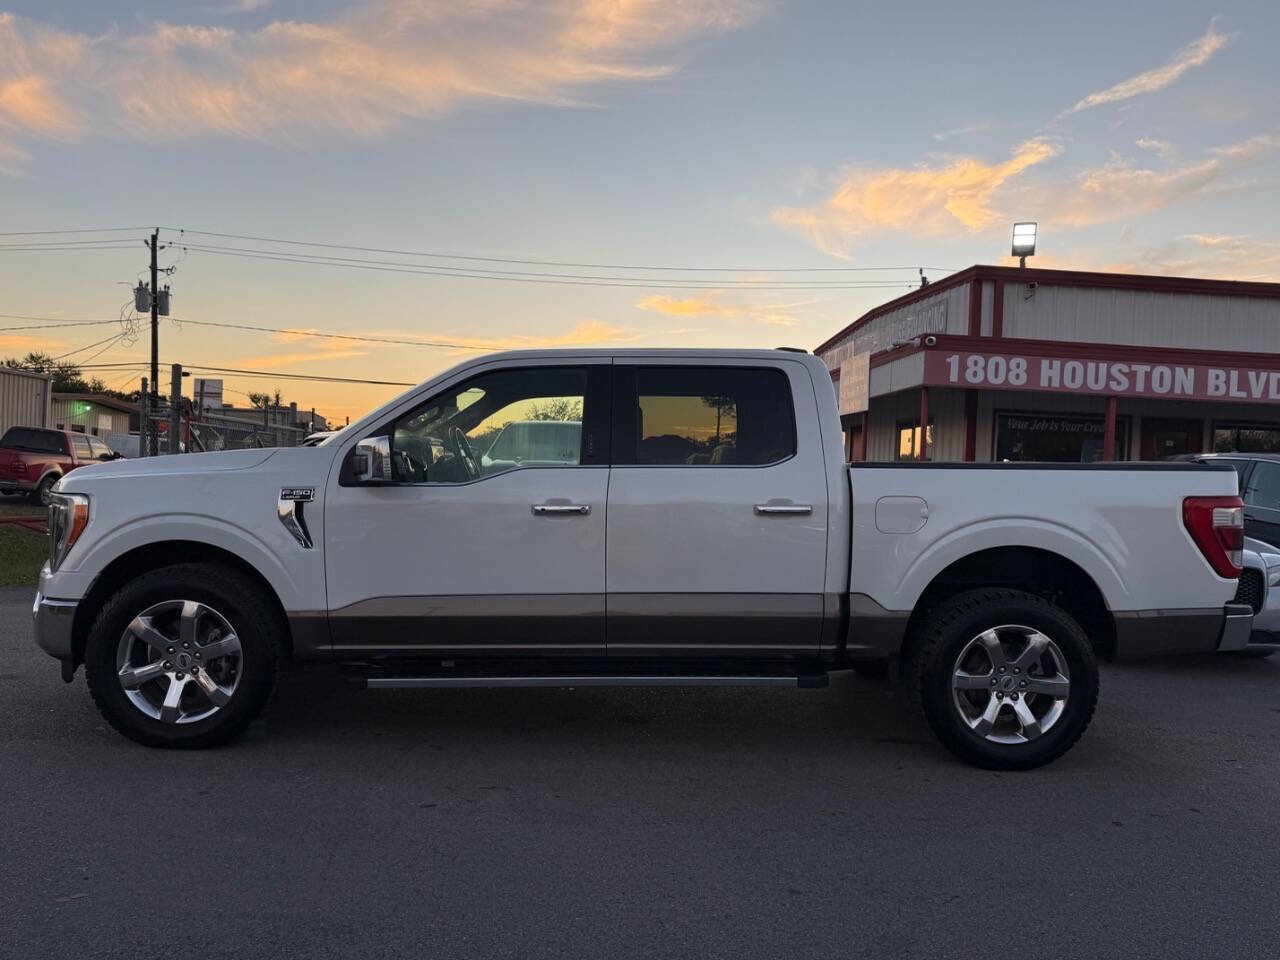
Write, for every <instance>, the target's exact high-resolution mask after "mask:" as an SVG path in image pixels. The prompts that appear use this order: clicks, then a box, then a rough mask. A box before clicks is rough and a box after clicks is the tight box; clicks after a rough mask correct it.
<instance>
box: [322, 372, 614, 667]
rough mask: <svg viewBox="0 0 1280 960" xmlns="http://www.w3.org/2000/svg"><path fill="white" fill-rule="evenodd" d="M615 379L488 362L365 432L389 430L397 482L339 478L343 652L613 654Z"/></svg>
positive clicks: (335, 627)
mask: <svg viewBox="0 0 1280 960" xmlns="http://www.w3.org/2000/svg"><path fill="white" fill-rule="evenodd" d="M609 372H610V361H609V359H608V358H601V359H598V360H588V361H584V362H574V363H571V364H565V363H564V362H563V361H561V362H555V361H551V360H549V361H547V362H522V363H521V364H520V365H519V366H506V365H502V364H490V365H486V366H484V367H481V368H480V369H479V372H469V373H466V374H461V375H459V377H458V378H457V379H456V380H455V381H454V382H452V383H448V384H446V385H445V386H443V387H442V388H441V389H440V390H439V391H437V392H435V393H434V394H433V395H432V396H430V397H428V398H426V399H425V400H422V401H420V402H412V401H409V402H407V403H406V406H405V407H404V408H403V410H402V411H401V412H398V413H397V414H396V415H395V416H394V417H392V418H391V419H389V420H388V421H387V422H386V423H385V424H383V425H381V426H380V427H379V428H378V429H377V430H375V431H374V432H373V433H370V432H369V431H365V434H367V435H370V436H372V435H375V434H377V435H384V436H388V437H390V445H391V459H392V464H393V480H392V482H390V483H385V484H379V485H360V484H358V483H356V482H354V481H353V479H352V477H351V475H350V470H349V469H348V467H347V466H345V465H344V467H343V470H342V472H341V473H337V474H336V475H335V476H334V477H333V478H332V479H331V481H330V485H329V490H328V493H327V497H326V502H325V524H324V529H325V576H326V582H327V585H328V603H329V614H330V633H331V636H332V640H333V651H334V652H335V653H337V654H340V655H348V656H366V655H381V656H397V655H399V656H424V655H425V656H432V655H436V654H439V655H442V656H452V655H461V656H466V655H485V656H515V655H526V654H548V653H551V654H593V653H594V654H599V653H602V652H603V651H604V562H605V555H604V536H605V506H606V503H605V496H606V493H607V490H608V483H609V467H608V464H609V453H608V442H609V435H608V418H609ZM499 437H503V440H502V443H501V445H500V449H499V448H498V447H499V444H498V443H497V441H498V438H499ZM359 439H361V438H360V437H352V438H351V440H350V441H349V443H350V446H351V447H352V448H353V449H352V450H348V451H346V452H344V453H343V454H340V457H344V458H347V460H346V462H347V463H350V456H351V454H352V453H353V452H354V446H355V444H356V442H357V441H358V440H359Z"/></svg>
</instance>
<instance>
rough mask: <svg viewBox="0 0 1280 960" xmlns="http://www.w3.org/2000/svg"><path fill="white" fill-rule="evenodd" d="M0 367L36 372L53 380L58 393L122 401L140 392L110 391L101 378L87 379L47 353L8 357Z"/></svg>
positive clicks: (72, 364) (134, 397) (1, 361)
mask: <svg viewBox="0 0 1280 960" xmlns="http://www.w3.org/2000/svg"><path fill="white" fill-rule="evenodd" d="M0 366H6V367H17V368H18V369H19V370H34V371H35V372H36V373H43V374H47V375H48V376H50V377H52V378H53V389H54V390H55V391H56V392H58V393H102V394H106V395H107V396H109V397H118V398H119V399H121V400H136V399H137V398H138V391H137V390H134V391H132V392H131V393H123V392H121V391H120V390H108V389H107V385H106V384H105V383H103V382H102V379H101V378H100V377H90V378H89V379H87V380H86V379H85V378H84V376H83V373H82V371H81V370H80V368H79V367H78V366H76V365H75V364H74V363H71V362H69V361H65V360H55V359H54V358H53V357H51V356H49V354H47V353H41V352H38V351H34V350H33V351H32V352H31V353H28V354H27V355H26V356H25V357H23V358H22V359H18V358H17V357H7V358H6V359H4V360H0Z"/></svg>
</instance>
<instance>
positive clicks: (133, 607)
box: [84, 563, 285, 749]
mask: <svg viewBox="0 0 1280 960" xmlns="http://www.w3.org/2000/svg"><path fill="white" fill-rule="evenodd" d="M171 600H195V601H197V602H199V603H202V604H206V605H208V606H210V607H212V608H213V609H214V610H216V611H218V612H219V613H220V614H221V615H222V616H223V617H224V618H225V619H226V620H227V621H228V623H229V624H230V625H231V627H232V629H233V630H234V631H235V633H236V635H237V636H238V637H239V639H240V650H241V653H240V656H241V659H240V663H239V679H238V682H237V683H236V685H235V690H234V692H233V693H232V694H231V696H230V699H229V700H228V701H227V703H226V704H225V705H223V706H222V707H220V708H219V709H218V710H217V711H216V712H215V713H213V715H212V716H209V717H206V718H204V719H201V720H196V721H194V722H191V723H165V722H163V721H161V720H159V719H156V718H153V717H151V716H149V715H147V714H146V713H144V712H143V711H142V710H141V709H139V708H138V707H137V706H135V705H134V703H133V701H131V700H130V699H129V697H128V696H127V695H126V694H125V692H124V690H123V688H122V687H121V685H120V682H119V679H118V674H117V667H116V654H117V650H118V647H119V644H120V639H121V637H122V636H123V635H124V633H125V629H126V627H127V626H128V625H129V623H130V622H131V621H132V620H133V618H134V617H135V616H137V615H138V614H140V613H141V612H142V611H144V610H146V609H147V608H148V607H150V606H152V605H153V604H157V603H163V602H165V601H171ZM284 629H285V627H284V625H283V624H282V623H281V622H280V616H279V614H278V612H277V610H276V608H275V606H274V604H273V603H272V602H271V600H270V598H268V597H267V596H266V595H265V594H264V592H263V590H262V588H261V587H260V586H259V585H258V584H257V583H255V582H254V581H252V580H250V579H249V578H248V577H245V576H244V575H242V574H240V573H237V572H236V571H234V570H230V569H228V568H226V567H223V566H219V565H217V564H212V563H182V564H175V565H173V566H168V567H161V568H160V569H157V570H152V571H150V572H148V573H144V574H142V575H141V576H139V577H138V578H137V579H135V580H132V581H130V582H129V583H127V584H125V585H124V586H123V587H121V588H120V590H119V591H117V592H116V593H115V595H113V596H112V597H111V598H110V599H109V600H108V601H107V602H106V604H104V605H103V607H102V609H101V610H100V611H99V612H98V615H97V617H96V618H95V619H94V622H93V626H92V627H90V629H89V636H88V639H87V641H86V644H85V658H84V660H85V679H86V680H87V681H88V684H89V692H90V693H91V694H92V695H93V699H94V702H95V703H97V705H98V709H99V710H100V711H101V712H102V715H103V716H104V717H105V718H106V720H107V722H108V723H110V724H111V725H112V726H113V727H115V728H116V730H118V731H119V732H120V733H122V734H124V735H125V736H126V737H128V738H129V739H130V740H135V741H137V742H138V743H141V744H145V745H146V746H149V747H174V748H184V749H204V748H206V747H215V746H218V745H220V744H223V743H225V742H227V741H228V740H230V739H232V738H233V737H235V736H237V735H239V734H240V733H242V732H243V731H244V730H245V728H246V727H248V726H249V724H250V723H252V722H253V720H254V719H255V718H256V717H257V716H258V714H259V713H261V712H262V709H263V708H264V707H265V706H266V705H267V702H268V701H269V700H270V699H271V694H272V692H273V691H274V689H275V684H276V677H277V675H278V674H279V672H280V657H281V650H282V648H283V644H282V634H283V631H284Z"/></svg>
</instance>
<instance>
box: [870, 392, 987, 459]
mask: <svg viewBox="0 0 1280 960" xmlns="http://www.w3.org/2000/svg"><path fill="white" fill-rule="evenodd" d="M919 419H920V391H919V390H906V391H903V392H902V393H894V394H890V395H888V396H884V397H877V398H876V400H875V402H874V403H873V404H872V406H871V413H870V418H869V422H870V429H869V430H868V432H867V459H868V460H884V461H887V460H895V459H897V455H898V424H899V423H900V422H902V421H912V422H914V421H918V420H919ZM929 419H930V420H932V421H933V444H932V446H930V447H929V459H930V460H963V459H964V434H965V423H964V391H963V390H944V389H940V388H937V387H934V388H933V389H931V390H930V391H929Z"/></svg>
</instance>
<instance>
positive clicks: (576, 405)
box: [529, 397, 582, 423]
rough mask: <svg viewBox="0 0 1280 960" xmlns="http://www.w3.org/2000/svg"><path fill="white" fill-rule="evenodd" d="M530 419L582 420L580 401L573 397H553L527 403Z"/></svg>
mask: <svg viewBox="0 0 1280 960" xmlns="http://www.w3.org/2000/svg"><path fill="white" fill-rule="evenodd" d="M529 419H530V420H562V421H563V420H569V421H577V422H579V423H580V422H581V421H582V401H581V400H579V399H577V398H575V397H553V398H552V399H550V400H544V401H542V402H541V403H539V402H538V401H536V400H535V401H534V402H533V403H531V404H529Z"/></svg>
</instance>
